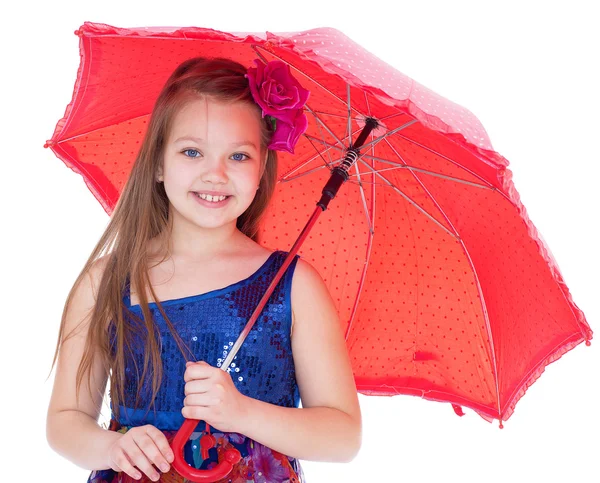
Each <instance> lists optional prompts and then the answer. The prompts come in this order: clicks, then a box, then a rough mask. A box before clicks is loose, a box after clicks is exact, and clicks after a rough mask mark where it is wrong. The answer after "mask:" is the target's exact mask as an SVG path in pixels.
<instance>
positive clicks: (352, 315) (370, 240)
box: [344, 93, 376, 340]
mask: <svg viewBox="0 0 600 483" xmlns="http://www.w3.org/2000/svg"><path fill="white" fill-rule="evenodd" d="M365 101H366V103H367V111H368V113H369V116H371V107H370V106H369V100H368V99H367V94H366V93H365ZM372 138H373V132H371V139H372ZM371 152H373V154H375V146H374V145H373V146H371ZM363 162H364V161H363ZM354 167H355V169H356V176H357V178H358V182H359V188H360V193H361V197H362V201H363V206H364V209H365V215H366V217H367V221H368V223H369V233H367V248H366V256H365V264H364V266H363V271H362V274H361V276H360V282H359V284H358V289H357V292H356V297H355V298H354V305H353V307H352V312H351V313H350V318H349V320H348V327H347V328H346V334H345V337H344V338H345V340H348V336H349V335H350V330H351V329H352V324H353V323H354V318H355V316H356V312H357V310H358V302H359V300H360V294H361V293H362V287H363V285H364V282H365V278H366V276H367V269H368V267H369V261H370V260H371V252H372V249H373V238H374V236H375V198H376V193H375V182H373V184H372V185H371V213H370V218H371V219H370V218H369V210H368V208H367V204H366V200H365V196H364V191H363V187H362V184H361V183H362V180H361V179H360V170H359V169H358V163H355V165H354ZM371 177H372V178H373V177H374V175H373V173H371Z"/></svg>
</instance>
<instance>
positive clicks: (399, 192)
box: [358, 159, 459, 238]
mask: <svg viewBox="0 0 600 483" xmlns="http://www.w3.org/2000/svg"><path fill="white" fill-rule="evenodd" d="M358 161H360V162H361V163H362V164H364V165H365V166H367V168H369V169H371V166H369V165H368V164H367V163H365V162H364V161H363V160H362V159H359V160H358ZM372 172H373V173H374V174H375V175H377V176H379V177H380V178H381V179H383V180H384V181H385V182H386V183H388V184H389V185H390V187H391V188H392V189H393V190H394V191H396V192H397V193H398V194H399V195H400V196H402V197H403V198H404V199H405V200H406V201H408V202H409V203H411V204H412V205H413V206H414V207H415V208H417V209H418V210H419V211H421V212H422V213H423V214H424V215H425V216H427V217H428V218H429V219H430V220H431V221H433V222H434V223H435V224H437V225H439V227H440V228H442V229H443V230H444V231H445V232H447V233H448V234H449V235H451V236H453V237H454V238H459V236H458V234H455V233H452V232H451V231H449V230H448V228H446V227H445V226H444V225H442V224H441V223H440V222H439V221H437V220H436V219H435V218H434V217H433V216H432V215H430V214H429V213H428V212H427V211H426V210H425V209H423V208H421V207H420V206H419V205H418V204H417V203H415V202H414V201H413V200H411V199H410V196H407V195H406V194H404V193H403V192H402V190H400V189H399V188H398V187H397V186H396V185H394V183H392V182H391V181H390V180H388V179H387V178H386V177H385V176H383V175H382V174H380V173H378V172H377V171H375V170H372Z"/></svg>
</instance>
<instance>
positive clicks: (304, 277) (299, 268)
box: [291, 258, 333, 310]
mask: <svg viewBox="0 0 600 483" xmlns="http://www.w3.org/2000/svg"><path fill="white" fill-rule="evenodd" d="M291 293H292V309H293V310H294V309H298V310H299V309H301V308H302V307H303V306H304V304H306V303H312V305H314V304H315V303H323V302H327V303H328V304H329V303H331V305H333V300H332V299H331V295H330V293H329V290H328V288H327V285H326V284H325V281H324V280H323V278H322V277H321V274H320V273H319V272H318V270H317V269H316V268H315V267H313V266H312V265H311V264H310V263H309V262H307V261H306V260H304V259H303V258H299V259H298V261H297V262H296V268H295V270H294V275H293V277H292V292H291Z"/></svg>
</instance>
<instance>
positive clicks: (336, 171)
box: [317, 117, 378, 211]
mask: <svg viewBox="0 0 600 483" xmlns="http://www.w3.org/2000/svg"><path fill="white" fill-rule="evenodd" d="M377 125H378V123H377V120H376V119H374V118H372V117H369V118H367V119H366V122H365V126H364V127H363V129H362V131H361V132H360V134H359V135H358V138H357V139H356V142H355V143H354V144H352V145H351V146H350V148H349V149H348V151H347V152H346V156H345V157H344V161H342V163H341V164H340V165H339V166H336V167H335V168H333V170H332V172H331V177H330V178H329V181H327V184H326V185H325V187H324V188H323V191H322V193H323V195H322V196H321V199H320V200H319V201H318V203H317V206H320V207H321V209H322V210H323V211H325V210H326V209H327V205H329V202H330V201H331V200H332V199H333V198H335V195H336V194H337V192H338V190H339V189H340V186H342V184H343V183H344V182H345V181H347V180H348V171H350V168H351V167H352V165H353V164H354V163H356V160H357V159H358V156H359V154H360V152H359V150H360V147H361V146H362V145H363V144H364V143H365V140H366V139H367V136H368V135H369V134H370V133H371V131H372V130H373V129H375V128H376V127H377Z"/></svg>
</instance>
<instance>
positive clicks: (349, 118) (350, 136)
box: [346, 82, 352, 146]
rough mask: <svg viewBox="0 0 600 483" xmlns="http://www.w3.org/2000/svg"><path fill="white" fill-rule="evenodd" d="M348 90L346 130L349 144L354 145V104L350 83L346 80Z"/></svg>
mask: <svg viewBox="0 0 600 483" xmlns="http://www.w3.org/2000/svg"><path fill="white" fill-rule="evenodd" d="M346 91H347V93H348V130H347V131H346V137H347V138H348V141H347V143H348V144H347V145H348V146H350V145H352V105H351V101H352V99H351V96H350V84H348V83H347V82H346Z"/></svg>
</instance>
